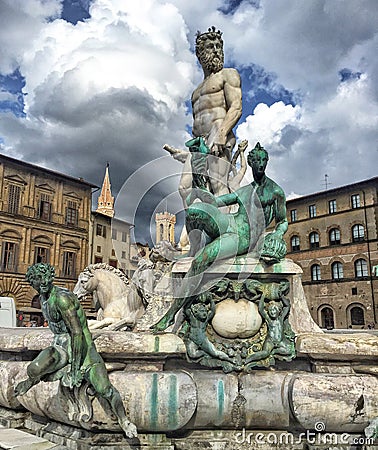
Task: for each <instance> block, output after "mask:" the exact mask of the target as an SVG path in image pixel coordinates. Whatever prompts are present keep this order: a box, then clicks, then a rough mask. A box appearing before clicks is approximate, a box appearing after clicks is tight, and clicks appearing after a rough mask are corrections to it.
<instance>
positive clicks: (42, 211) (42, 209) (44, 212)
mask: <svg viewBox="0 0 378 450" xmlns="http://www.w3.org/2000/svg"><path fill="white" fill-rule="evenodd" d="M38 218H39V219H42V220H47V221H50V220H51V200H50V197H49V196H48V195H46V194H41V198H40V199H39V205H38Z"/></svg>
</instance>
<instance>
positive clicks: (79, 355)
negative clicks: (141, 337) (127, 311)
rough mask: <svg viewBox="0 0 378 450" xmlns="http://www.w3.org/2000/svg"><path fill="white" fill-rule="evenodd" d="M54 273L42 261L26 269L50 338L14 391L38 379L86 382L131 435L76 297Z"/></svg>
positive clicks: (72, 386) (69, 384)
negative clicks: (38, 296) (58, 284)
mask: <svg viewBox="0 0 378 450" xmlns="http://www.w3.org/2000/svg"><path fill="white" fill-rule="evenodd" d="M54 276H55V271H54V268H53V267H52V266H51V265H49V264H44V263H39V264H35V265H34V266H31V267H29V269H28V271H27V273H26V279H27V280H28V282H29V283H30V284H31V285H32V287H33V288H34V289H35V290H36V291H37V292H38V293H39V295H40V300H41V309H42V313H43V315H44V317H45V319H47V321H48V323H49V328H50V330H51V331H52V332H53V334H54V340H53V343H52V345H51V346H49V347H47V348H45V349H44V350H42V352H41V353H40V354H39V355H38V356H37V357H36V358H35V359H34V360H33V361H32V362H31V363H30V364H29V365H28V367H27V374H28V378H27V379H26V380H24V381H21V382H20V383H18V385H17V386H16V387H15V393H16V395H23V394H25V393H26V392H27V391H28V390H29V389H30V388H31V387H33V386H34V385H36V384H37V383H39V382H40V381H55V380H60V383H61V386H62V388H63V391H64V389H69V390H70V391H73V390H77V389H80V390H82V389H81V386H82V385H84V383H87V384H88V385H89V386H90V387H91V388H92V391H93V392H94V395H97V396H99V397H101V398H103V399H105V400H106V401H107V402H108V404H109V406H110V408H111V410H112V412H113V413H114V414H115V416H116V417H117V420H118V423H119V425H120V426H121V428H122V429H123V431H124V432H125V434H126V436H127V437H130V438H131V437H135V436H136V431H137V430H136V427H135V425H134V424H133V423H131V422H130V421H129V420H128V418H127V416H126V412H125V408H124V406H123V403H122V399H121V396H120V394H119V392H118V391H117V389H116V388H115V387H114V386H113V385H112V384H111V383H110V380H109V377H108V374H107V371H106V367H105V363H104V361H103V359H102V357H101V356H100V354H99V353H98V352H97V350H96V347H95V344H94V342H93V339H92V335H91V333H90V331H89V329H88V324H87V319H86V316H85V312H84V310H83V308H82V306H81V305H80V302H79V300H78V298H77V297H76V295H75V294H73V293H72V292H70V291H69V290H67V289H64V288H60V287H57V286H54V285H53V280H54ZM85 391H86V390H85Z"/></svg>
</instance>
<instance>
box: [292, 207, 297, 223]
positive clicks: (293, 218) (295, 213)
mask: <svg viewBox="0 0 378 450" xmlns="http://www.w3.org/2000/svg"><path fill="white" fill-rule="evenodd" d="M290 218H291V221H292V222H296V221H297V220H298V216H297V210H296V209H292V210H291V211H290Z"/></svg>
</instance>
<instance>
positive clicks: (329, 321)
mask: <svg viewBox="0 0 378 450" xmlns="http://www.w3.org/2000/svg"><path fill="white" fill-rule="evenodd" d="M320 322H321V323H320V325H321V327H322V328H327V330H332V329H333V328H335V319H334V315H333V311H332V308H330V307H329V306H326V307H324V308H323V309H322V310H321V311H320Z"/></svg>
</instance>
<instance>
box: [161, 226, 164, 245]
mask: <svg viewBox="0 0 378 450" xmlns="http://www.w3.org/2000/svg"><path fill="white" fill-rule="evenodd" d="M160 240H161V241H162V240H164V225H163V224H162V223H161V224H160Z"/></svg>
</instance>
